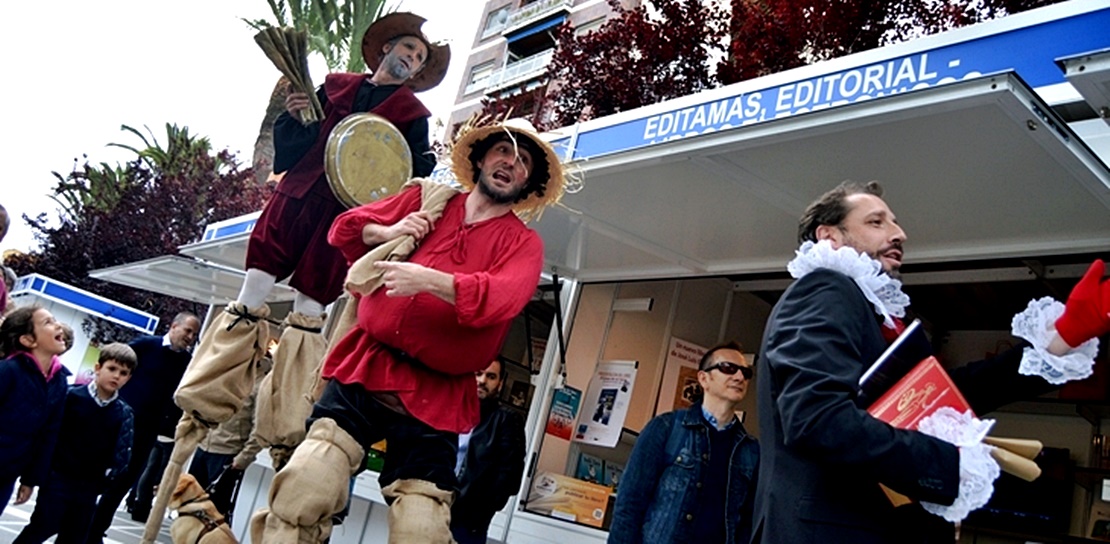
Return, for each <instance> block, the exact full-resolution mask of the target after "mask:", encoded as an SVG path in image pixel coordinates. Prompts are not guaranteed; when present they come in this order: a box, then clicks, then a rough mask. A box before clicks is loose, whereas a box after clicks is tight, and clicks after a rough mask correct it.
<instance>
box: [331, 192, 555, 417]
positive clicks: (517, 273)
mask: <svg viewBox="0 0 1110 544" xmlns="http://www.w3.org/2000/svg"><path fill="white" fill-rule="evenodd" d="M466 198H467V195H466V194H459V195H456V196H454V197H452V198H451V200H450V201H449V202H448V203H447V206H446V208H445V209H444V211H443V216H442V217H440V219H439V221H437V222H436V223H435V227H434V228H433V229H432V232H430V233H429V234H428V235H427V236H426V237H425V238H424V239H423V240H422V241H421V242H420V244H419V246H417V249H416V251H414V252H413V254H412V255H411V256H410V258H409V262H412V263H417V264H421V265H424V266H426V267H428V268H433V269H435V270H439V271H441V272H448V273H451V274H453V275H454V278H455V282H454V283H455V304H454V305H451V304H449V303H447V302H445V301H443V300H442V299H440V298H438V297H436V296H434V295H431V294H427V293H421V294H419V295H416V296H411V297H389V296H386V294H385V289H378V290H376V291H374V292H373V293H371V294H370V295H368V296H365V297H362V299H361V300H360V301H359V303H358V324H357V326H356V327H354V328H353V329H352V330H351V332H350V333H348V334H347V335H346V336H344V337H343V338H342V339H341V340H340V341H339V344H338V345H337V346H336V347H335V349H334V350H333V351H332V354H331V356H330V357H329V358H328V359H327V361H325V362H324V369H323V375H324V377H327V378H333V379H336V380H339V382H340V383H345V384H352V383H358V384H361V385H362V386H363V387H365V388H366V390H367V391H380V392H391V393H395V394H396V395H397V396H398V397H399V398H400V400H401V403H402V404H403V405H404V407H405V409H406V410H408V412H409V413H410V414H411V415H412V416H413V417H415V418H416V419H419V420H420V421H422V422H424V423H427V424H428V425H430V426H432V427H433V428H435V429H439V430H443V431H449V432H456V433H462V432H467V431H469V430H471V429H473V428H474V426H475V425H477V424H478V419H479V410H478V393H477V387H476V386H475V385H474V372H476V371H479V370H482V369H483V368H485V367H486V366H488V365H489V362H490V361H492V360H493V359H494V358H495V357H497V354H498V353H499V352H500V351H501V344H502V342H503V341H504V339H505V335H506V334H507V333H508V331H509V325H510V323H511V322H512V319H513V318H514V317H516V316H517V315H518V314H520V312H521V311H522V310H523V309H524V305H525V304H527V303H528V301H529V300H531V298H532V294H533V293H534V292H535V289H536V285H537V284H538V283H539V279H540V271H541V269H542V268H543V242H542V241H541V240H540V237H539V235H538V234H536V233H535V231H533V230H531V229H529V228H528V227H526V226H525V225H524V223H523V222H522V221H521V220H520V219H519V218H517V216H516V215H514V214H512V213H508V214H505V215H502V216H500V217H496V218H493V219H488V220H485V221H480V222H478V223H474V224H471V225H467V224H465V222H464V218H465V213H466V211H465V208H464V203H465V202H466ZM419 209H420V188H419V187H414V188H410V189H407V190H405V191H403V192H401V193H400V194H398V195H395V196H393V197H390V198H386V199H383V200H379V201H377V202H373V203H370V204H367V205H364V206H360V207H358V208H355V209H352V210H348V211H346V212H344V213H343V214H341V215H340V216H339V217H337V218H336V220H335V223H334V224H332V227H331V231H330V232H329V233H328V242H329V243H330V244H332V245H333V246H335V247H337V248H338V249H339V250H340V252H342V253H343V256H344V257H346V258H347V260H348V261H349V262H353V261H354V260H356V259H358V258H359V257H360V256H362V255H363V254H365V253H366V252H367V251H369V250H370V248H369V247H367V246H366V245H365V244H363V243H362V227H363V226H364V225H365V224H366V223H376V224H380V225H392V224H394V223H396V222H398V221H400V220H401V219H402V218H403V217H404V216H406V215H408V214H409V213H412V212H414V211H417V210H419ZM387 346H388V347H387ZM396 350H399V351H402V352H404V353H406V354H408V355H409V356H411V357H413V358H415V359H416V360H418V361H420V364H414V363H412V362H409V361H405V360H402V359H399V358H398V357H397V355H396V353H395V351H396Z"/></svg>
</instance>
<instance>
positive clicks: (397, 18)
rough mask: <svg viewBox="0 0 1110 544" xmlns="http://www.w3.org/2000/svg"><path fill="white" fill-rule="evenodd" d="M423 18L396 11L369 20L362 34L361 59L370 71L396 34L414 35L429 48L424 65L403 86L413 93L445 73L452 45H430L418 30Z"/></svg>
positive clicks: (440, 77) (425, 88)
mask: <svg viewBox="0 0 1110 544" xmlns="http://www.w3.org/2000/svg"><path fill="white" fill-rule="evenodd" d="M424 21H425V19H424V18H423V17H421V16H419V15H416V14H415V13H408V12H403V11H399V12H395V13H387V14H385V15H382V16H381V17H379V18H378V20H376V21H374V22H373V23H370V26H369V27H368V28H367V29H366V34H363V36H362V58H363V60H365V61H366V66H367V67H368V68H370V71H371V72H375V71H377V70H378V66H379V65H380V64H381V63H382V56H383V54H382V48H383V47H385V44H386V43H388V42H389V40H392V39H393V38H396V37H398V36H416V37H417V38H419V39H420V41H422V42H424V45H425V46H427V48H428V58H427V59H426V60H425V61H424V67H423V68H422V69H421V70H420V71H419V72H417V73H415V74H413V76H412V77H410V78H409V80H408V81H406V82H405V85H407V86H409V88H411V89H412V90H413V91H415V92H421V91H426V90H428V89H431V88H432V87H435V86H436V85H439V83H440V82H441V81H443V77H444V76H446V75H447V64H448V63H450V61H451V47H450V46H448V45H447V44H439V43H436V44H433V43H432V42H431V40H429V39H428V37H427V36H425V35H424V33H423V32H421V30H420V27H421V26H423V24H424Z"/></svg>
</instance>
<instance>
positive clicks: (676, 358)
mask: <svg viewBox="0 0 1110 544" xmlns="http://www.w3.org/2000/svg"><path fill="white" fill-rule="evenodd" d="M708 350H709V348H706V347H703V346H699V345H697V344H695V343H693V342H689V341H686V340H683V339H681V338H675V337H674V336H672V337H671V345H670V346H669V347H668V348H667V358H666V359H665V360H664V361H663V381H662V383H661V384H660V386H659V401H658V402H657V403H656V405H655V414H656V415H659V414H663V413H667V412H670V411H672V410H681V409H683V408H688V407H689V406H690V405H691V404H693V402H694V398H696V395H697V393H698V392H700V391H701V388H700V387H699V386H698V362H699V361H701V358H702V356H703V355H705V352H706V351H708Z"/></svg>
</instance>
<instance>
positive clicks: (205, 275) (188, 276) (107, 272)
mask: <svg viewBox="0 0 1110 544" xmlns="http://www.w3.org/2000/svg"><path fill="white" fill-rule="evenodd" d="M230 243H232V244H242V245H243V246H244V247H245V244H246V239H245V238H244V239H243V240H242V241H241V242H237V241H232V242H230ZM89 276H91V277H94V278H96V279H99V280H104V281H110V282H112V283H118V284H121V285H128V286H131V287H135V288H138V289H145V290H147V291H152V292H155V293H161V294H164V295H170V296H174V297H178V298H182V299H185V300H189V301H192V302H196V303H198V304H208V305H221V304H227V303H228V302H230V301H233V300H235V298H236V297H237V296H238V295H239V288H240V287H241V286H242V284H243V277H244V276H245V273H244V272H243V271H242V270H241V269H236V268H232V267H229V266H224V265H221V264H216V263H212V262H208V261H202V260H199V259H194V258H190V257H182V256H179V255H167V256H164V257H155V258H153V259H147V260H145V261H138V262H134V263H128V264H123V265H119V266H113V267H110V268H101V269H99V270H93V271H92V272H89ZM293 294H294V292H293V289H292V288H290V287H289V286H287V285H284V284H279V285H277V286H276V287H275V288H274V290H273V291H271V293H270V297H269V298H267V302H270V303H273V302H281V301H290V300H293Z"/></svg>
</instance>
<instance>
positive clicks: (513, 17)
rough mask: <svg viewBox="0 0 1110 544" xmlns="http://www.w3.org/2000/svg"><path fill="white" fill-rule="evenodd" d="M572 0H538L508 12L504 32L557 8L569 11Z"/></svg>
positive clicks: (542, 16) (539, 17) (549, 13)
mask: <svg viewBox="0 0 1110 544" xmlns="http://www.w3.org/2000/svg"><path fill="white" fill-rule="evenodd" d="M573 4H574V0H538V1H537V2H532V3H531V4H528V5H527V6H524V7H522V8H520V9H518V10H516V11H514V12H512V13H510V14H509V18H508V20H506V21H505V28H504V30H505V31H506V32H508V31H511V30H513V29H516V28H519V27H522V26H525V25H528V24H529V23H532V22H535V21H536V20H539V19H542V18H544V17H546V16H548V15H551V14H552V13H554V12H556V11H559V10H566V11H569V10H570V8H571V6H572V5H573Z"/></svg>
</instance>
